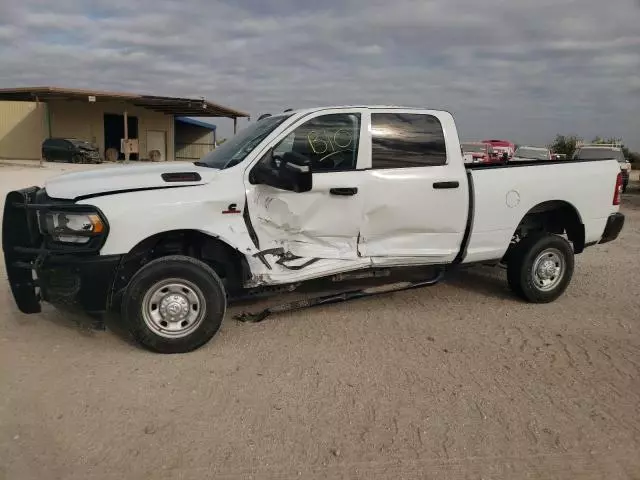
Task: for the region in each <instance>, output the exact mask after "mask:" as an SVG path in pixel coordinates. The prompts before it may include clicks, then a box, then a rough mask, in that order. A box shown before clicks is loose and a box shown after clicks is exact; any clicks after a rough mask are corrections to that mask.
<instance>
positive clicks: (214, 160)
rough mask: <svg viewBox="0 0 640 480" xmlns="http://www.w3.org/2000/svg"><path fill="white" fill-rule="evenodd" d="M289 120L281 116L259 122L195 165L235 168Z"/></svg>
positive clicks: (286, 116)
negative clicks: (279, 126)
mask: <svg viewBox="0 0 640 480" xmlns="http://www.w3.org/2000/svg"><path fill="white" fill-rule="evenodd" d="M287 118H289V116H288V115H279V116H277V117H267V118H264V119H262V120H258V121H257V122H256V123H254V124H253V125H250V126H248V127H247V128H245V129H244V130H242V131H240V133H238V134H237V135H235V136H233V137H231V138H230V139H229V140H227V141H226V142H224V143H223V144H222V145H220V146H219V147H218V148H216V149H215V150H213V151H212V152H209V153H207V154H206V155H205V156H204V157H202V158H201V159H200V161H199V162H195V164H196V165H198V166H201V167H210V168H217V169H219V170H224V169H225V168H230V167H233V166H234V165H237V164H239V163H240V162H242V161H243V160H244V159H245V158H247V155H249V154H250V153H251V151H252V150H253V149H254V148H256V147H257V146H258V144H259V143H260V142H262V140H264V139H265V138H266V137H267V135H269V134H270V133H271V132H273V131H274V130H275V129H276V128H277V127H278V125H280V124H281V123H282V122H284V121H285V120H286V119H287Z"/></svg>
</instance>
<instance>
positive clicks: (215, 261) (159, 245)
mask: <svg viewBox="0 0 640 480" xmlns="http://www.w3.org/2000/svg"><path fill="white" fill-rule="evenodd" d="M168 255H186V256H189V257H193V258H197V259H198V260H201V261H203V262H204V263H206V264H207V265H209V266H210V267H211V268H213V270H214V271H215V272H216V273H217V274H218V275H219V276H220V278H221V280H222V282H223V284H224V286H225V288H226V289H227V292H229V293H231V292H235V291H238V290H240V289H241V288H242V285H243V284H244V282H245V280H246V279H248V278H249V276H250V270H249V266H248V264H247V261H246V259H245V258H244V256H243V255H242V254H241V253H240V252H239V251H238V250H236V249H235V248H233V247H231V246H230V245H228V244H226V243H224V242H223V241H222V240H220V239H218V238H215V237H212V236H210V235H207V234H205V233H202V232H200V231H198V230H172V231H168V232H162V233H158V234H155V235H152V236H151V237H148V238H146V239H144V240H142V241H141V242H140V243H138V244H137V245H136V246H135V247H133V248H132V249H131V250H130V251H129V253H127V254H126V255H125V256H124V258H123V260H122V262H121V264H120V268H119V271H118V276H117V278H116V282H115V284H114V288H113V292H114V296H117V295H121V294H122V292H123V290H124V289H125V288H126V286H127V285H128V284H129V281H130V280H131V278H132V277H133V275H134V274H135V273H136V272H137V271H138V270H139V269H140V268H142V267H143V266H144V265H146V264H147V263H149V262H150V261H152V260H155V259H157V258H161V257H166V256H168ZM111 303H112V304H113V305H117V304H119V302H118V301H112V302H111Z"/></svg>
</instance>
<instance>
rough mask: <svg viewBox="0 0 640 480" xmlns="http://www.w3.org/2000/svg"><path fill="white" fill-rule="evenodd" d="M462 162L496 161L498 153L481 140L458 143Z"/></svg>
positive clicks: (497, 160)
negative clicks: (462, 158)
mask: <svg viewBox="0 0 640 480" xmlns="http://www.w3.org/2000/svg"><path fill="white" fill-rule="evenodd" d="M460 147H461V148H462V156H463V157H464V163H498V162H499V161H500V159H499V158H498V154H497V153H495V152H494V151H493V147H492V146H491V145H488V144H486V143H482V142H464V143H461V144H460Z"/></svg>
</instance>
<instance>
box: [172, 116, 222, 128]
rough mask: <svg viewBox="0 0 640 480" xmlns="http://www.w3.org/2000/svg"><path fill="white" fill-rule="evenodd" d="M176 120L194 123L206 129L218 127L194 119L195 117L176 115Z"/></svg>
mask: <svg viewBox="0 0 640 480" xmlns="http://www.w3.org/2000/svg"><path fill="white" fill-rule="evenodd" d="M176 122H180V123H187V124H189V125H195V126H197V127H202V128H206V129H207V130H215V129H216V128H218V127H216V126H215V125H214V124H213V123H209V122H203V121H202V120H196V119H195V118H189V117H176Z"/></svg>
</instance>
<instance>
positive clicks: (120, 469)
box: [0, 165, 640, 480]
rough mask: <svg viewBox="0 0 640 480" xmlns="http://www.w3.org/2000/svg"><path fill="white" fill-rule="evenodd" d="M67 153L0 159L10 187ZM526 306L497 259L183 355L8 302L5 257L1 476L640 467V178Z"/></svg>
mask: <svg viewBox="0 0 640 480" xmlns="http://www.w3.org/2000/svg"><path fill="white" fill-rule="evenodd" d="M59 168H60V167H57V168H53V167H48V168H46V169H30V168H20V167H12V166H6V165H5V166H2V165H0V195H1V196H2V198H4V195H5V193H6V191H8V190H9V189H13V188H18V187H23V186H27V185H32V184H40V183H41V182H42V181H43V180H44V179H45V178H46V177H48V176H51V175H53V174H56V173H57V171H58V170H59ZM634 188H635V193H633V194H628V195H626V196H625V198H624V203H625V205H624V206H623V208H622V211H623V212H624V213H625V214H626V215H627V225H626V226H625V229H624V231H623V233H622V235H621V237H620V238H619V239H618V240H617V241H616V242H613V243H610V244H607V245H602V246H597V247H594V248H591V249H588V250H587V252H586V253H584V254H582V255H580V256H579V257H578V258H577V262H576V271H575V275H574V279H573V282H572V283H571V285H570V287H569V289H568V291H567V292H566V294H565V295H564V296H563V297H561V298H560V299H559V300H558V301H556V302H555V303H552V304H549V305H529V304H526V303H522V302H520V301H518V300H516V299H514V298H513V297H512V296H511V294H510V293H509V291H508V289H507V287H506V282H505V278H504V277H505V275H504V271H502V270H499V269H490V268H485V267H481V268H474V269H471V270H468V271H465V272H460V273H457V274H456V275H454V276H453V277H450V278H449V279H448V280H447V281H446V282H445V283H442V284H440V285H437V286H435V287H431V288H426V289H422V290H414V291H407V292H402V293H395V294H390V295H387V296H381V297H378V298H372V299H365V300H359V301H355V302H352V303H345V304H338V305H332V306H326V307H320V308H317V309H311V310H307V311H304V312H298V313H290V314H281V315H278V316H274V317H271V318H269V319H268V320H266V321H265V322H263V323H261V324H254V325H249V324H240V323H238V322H236V321H234V320H233V319H232V318H231V316H228V317H227V319H226V320H225V322H224V323H223V326H222V329H221V331H220V332H219V334H218V335H217V336H216V337H215V338H214V339H213V340H212V341H211V342H210V343H209V344H208V345H206V346H205V347H204V348H202V349H200V350H198V351H196V352H193V353H191V354H187V355H178V356H162V355H156V354H152V353H149V352H147V351H145V350H142V349H141V348H138V347H137V346H136V345H134V344H133V343H131V341H129V340H128V339H127V337H126V335H124V334H123V333H121V332H119V331H118V330H117V329H115V331H114V329H108V330H107V331H104V332H102V331H94V330H90V329H87V328H86V327H82V326H79V324H78V322H77V319H74V318H73V317H71V316H69V315H66V314H63V313H60V312H57V311H56V310H54V309H52V308H46V309H45V312H44V313H43V314H40V315H32V316H27V315H23V314H21V313H19V312H18V310H17V309H16V307H15V305H14V303H13V300H12V298H11V294H10V292H9V287H8V285H7V283H6V274H5V272H4V268H3V267H0V341H1V345H0V362H1V363H0V389H1V390H0V478H2V479H5V478H6V479H19V480H27V479H48V480H53V479H65V480H66V479H78V480H87V479H114V480H121V479H186V480H191V479H198V480H199V479H205V478H216V479H225V478H247V479H249V478H256V479H262V478H265V479H275V478H278V479H280V478H282V479H284V478H305V479H306V478H331V479H337V478H362V479H372V478H385V479H386V478H389V479H402V478H437V479H492V478H504V479H519V478H539V479H556V478H562V479H576V478H579V479H618V478H629V479H640V295H639V294H640V292H639V290H638V285H639V283H640V282H639V280H638V278H639V276H640V255H639V252H640V189H639V188H638V186H637V184H636V186H635V187H634Z"/></svg>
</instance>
